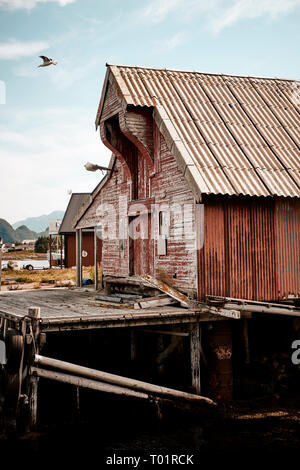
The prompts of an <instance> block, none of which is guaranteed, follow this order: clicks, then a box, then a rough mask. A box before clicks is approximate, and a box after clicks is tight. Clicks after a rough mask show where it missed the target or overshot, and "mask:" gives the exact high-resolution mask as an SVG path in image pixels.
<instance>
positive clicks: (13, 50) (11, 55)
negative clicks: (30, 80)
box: [0, 39, 49, 60]
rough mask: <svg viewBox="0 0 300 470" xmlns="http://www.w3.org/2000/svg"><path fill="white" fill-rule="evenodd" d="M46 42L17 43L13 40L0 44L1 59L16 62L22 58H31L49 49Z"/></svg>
mask: <svg viewBox="0 0 300 470" xmlns="http://www.w3.org/2000/svg"><path fill="white" fill-rule="evenodd" d="M48 48H49V44H48V43H47V42H46V41H17V40H15V39H11V40H10V41H7V42H0V59H4V60H15V59H19V58H20V57H29V56H32V55H34V54H38V53H39V52H41V51H43V50H45V49H48Z"/></svg>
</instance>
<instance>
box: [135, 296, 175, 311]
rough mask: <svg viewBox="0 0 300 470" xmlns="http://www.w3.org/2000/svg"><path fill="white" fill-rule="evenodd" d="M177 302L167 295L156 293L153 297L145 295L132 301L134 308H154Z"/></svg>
mask: <svg viewBox="0 0 300 470" xmlns="http://www.w3.org/2000/svg"><path fill="white" fill-rule="evenodd" d="M176 303H178V302H177V300H175V299H173V298H172V297H170V296H168V295H163V294H162V295H157V296H155V297H147V298H145V299H141V300H139V301H137V302H135V303H134V308H135V309H136V310H138V309H140V308H153V307H154V308H155V307H162V306H165V305H172V304H176Z"/></svg>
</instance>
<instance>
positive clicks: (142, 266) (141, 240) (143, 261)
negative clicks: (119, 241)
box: [130, 214, 153, 276]
mask: <svg viewBox="0 0 300 470" xmlns="http://www.w3.org/2000/svg"><path fill="white" fill-rule="evenodd" d="M152 252H153V243H152V240H151V215H150V214H144V215H138V216H136V217H133V218H132V219H131V221H130V274H131V275H136V276H140V275H142V274H152V273H153V253H152Z"/></svg>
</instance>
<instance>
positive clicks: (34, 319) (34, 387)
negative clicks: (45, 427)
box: [28, 307, 41, 430]
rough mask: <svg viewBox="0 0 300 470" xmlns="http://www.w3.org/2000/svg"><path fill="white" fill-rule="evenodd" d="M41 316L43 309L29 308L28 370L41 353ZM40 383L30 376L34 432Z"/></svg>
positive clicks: (30, 408) (30, 398)
mask: <svg viewBox="0 0 300 470" xmlns="http://www.w3.org/2000/svg"><path fill="white" fill-rule="evenodd" d="M40 316H41V309H40V308H39V307H29V309H28V317H29V318H30V321H31V328H32V336H33V338H32V342H31V354H29V356H28V370H29V368H30V366H31V365H32V363H33V361H34V357H35V354H38V353H39V333H40V326H39V322H40ZM38 381H39V378H38V377H37V376H33V375H30V376H29V380H28V400H29V415H30V418H29V427H30V429H31V430H34V429H35V428H36V426H37V413H38Z"/></svg>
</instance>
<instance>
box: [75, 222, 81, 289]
mask: <svg viewBox="0 0 300 470" xmlns="http://www.w3.org/2000/svg"><path fill="white" fill-rule="evenodd" d="M76 286H77V287H82V230H81V229H77V230H76Z"/></svg>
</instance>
